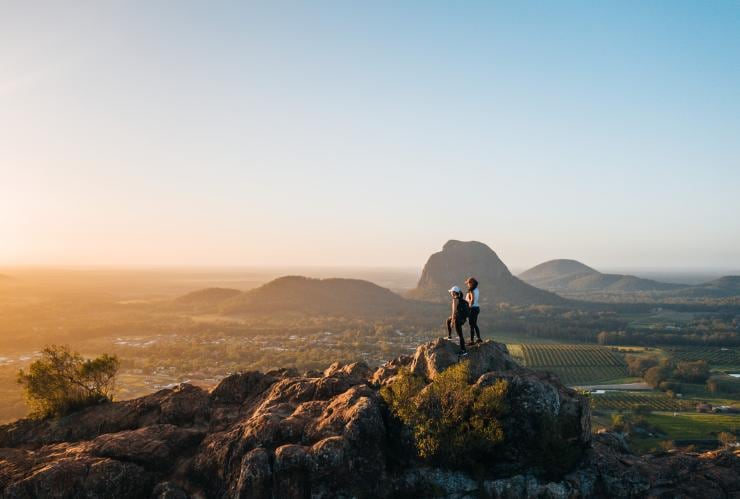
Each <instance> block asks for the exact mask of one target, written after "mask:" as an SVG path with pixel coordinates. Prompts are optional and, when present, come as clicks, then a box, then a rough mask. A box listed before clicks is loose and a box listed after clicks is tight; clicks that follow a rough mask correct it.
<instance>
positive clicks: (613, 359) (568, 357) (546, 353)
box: [508, 344, 627, 384]
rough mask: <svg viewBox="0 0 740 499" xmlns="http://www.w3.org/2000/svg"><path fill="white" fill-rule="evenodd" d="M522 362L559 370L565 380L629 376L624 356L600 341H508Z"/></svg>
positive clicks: (512, 352)
mask: <svg viewBox="0 0 740 499" xmlns="http://www.w3.org/2000/svg"><path fill="white" fill-rule="evenodd" d="M508 347H509V351H510V352H511V354H512V356H513V357H514V358H516V360H517V361H518V362H520V363H522V364H523V365H525V366H527V367H530V368H532V369H537V370H540V371H550V372H553V373H555V374H557V375H558V376H559V377H560V379H561V380H562V381H563V382H564V383H566V384H578V383H598V382H604V381H609V380H614V379H618V378H623V377H625V376H627V368H626V364H625V362H624V358H623V357H622V355H620V354H619V353H617V352H615V351H613V350H612V349H610V348H607V347H603V346H599V345H566V344H558V345H542V344H537V345H535V344H514V345H508Z"/></svg>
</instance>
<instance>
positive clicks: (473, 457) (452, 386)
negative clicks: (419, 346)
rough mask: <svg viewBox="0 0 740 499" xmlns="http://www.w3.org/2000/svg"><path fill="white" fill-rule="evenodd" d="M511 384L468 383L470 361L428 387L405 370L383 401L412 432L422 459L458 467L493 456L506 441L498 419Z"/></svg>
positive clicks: (388, 387)
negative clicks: (482, 385)
mask: <svg viewBox="0 0 740 499" xmlns="http://www.w3.org/2000/svg"><path fill="white" fill-rule="evenodd" d="M507 388H508V384H507V382H506V381H504V380H499V381H497V382H496V383H494V384H493V385H491V386H486V387H480V386H477V385H474V384H471V383H470V370H469V367H468V364H467V362H462V363H460V364H456V365H455V366H452V367H450V368H448V369H447V370H446V371H444V372H442V373H441V374H440V375H438V376H437V377H436V378H435V379H434V381H432V382H431V383H429V384H428V385H427V384H426V383H424V381H423V380H422V379H421V378H419V377H418V376H415V375H413V374H411V373H410V372H409V371H408V370H403V371H401V373H400V374H399V376H398V377H397V378H396V380H395V381H394V383H392V384H391V385H390V386H386V387H383V388H382V389H381V396H382V397H383V399H385V401H386V402H387V403H388V405H389V407H390V408H391V411H392V412H393V413H394V414H395V415H396V416H397V417H398V418H399V419H400V420H401V421H403V423H404V424H406V425H407V426H408V427H409V428H410V429H411V431H412V433H413V436H414V441H415V445H416V450H417V453H418V455H419V457H421V458H423V459H427V460H429V461H432V462H435V463H439V464H445V465H449V466H454V467H463V466H470V465H476V464H478V463H480V462H481V460H482V459H485V458H487V457H492V456H493V453H494V452H495V450H496V448H497V446H498V445H499V444H500V443H502V442H503V441H504V432H503V428H502V426H501V423H500V418H501V417H502V416H503V415H504V414H506V412H507V411H508V407H507V404H506V401H505V397H506V391H507Z"/></svg>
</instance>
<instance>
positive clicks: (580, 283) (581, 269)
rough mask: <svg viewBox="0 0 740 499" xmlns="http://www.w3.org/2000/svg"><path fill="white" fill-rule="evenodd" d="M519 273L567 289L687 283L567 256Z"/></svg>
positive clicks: (538, 284)
mask: <svg viewBox="0 0 740 499" xmlns="http://www.w3.org/2000/svg"><path fill="white" fill-rule="evenodd" d="M519 277H520V278H521V279H522V280H523V281H525V282H527V283H529V284H531V285H532V286H536V287H538V288H541V289H546V290H548V291H554V292H566V293H567V292H572V293H580V292H596V291H598V292H608V293H624V292H636V291H668V290H673V289H679V288H682V287H685V285H683V284H669V283H665V282H658V281H653V280H651V279H642V278H639V277H635V276H631V275H622V274H602V273H601V272H599V271H598V270H596V269H593V268H591V267H589V266H588V265H584V264H583V263H581V262H579V261H577V260H567V259H559V260H550V261H548V262H544V263H541V264H539V265H536V266H534V267H532V268H531V269H529V270H527V271H526V272H523V273H521V274H519Z"/></svg>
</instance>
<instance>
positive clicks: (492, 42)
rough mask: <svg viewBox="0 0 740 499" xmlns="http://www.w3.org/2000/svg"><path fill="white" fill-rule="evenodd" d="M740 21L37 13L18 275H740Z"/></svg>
mask: <svg viewBox="0 0 740 499" xmlns="http://www.w3.org/2000/svg"><path fill="white" fill-rule="evenodd" d="M739 22H740V4H738V3H736V2H729V1H727V2H713V3H711V4H696V3H691V2H652V3H644V2H618V3H617V2H614V3H592V2H585V1H574V2H568V4H567V8H564V6H563V5H561V4H554V3H553V4H548V3H530V2H524V3H517V4H511V3H503V2H501V3H492V2H472V3H466V4H464V5H453V4H444V3H432V4H429V3H426V2H407V3H403V4H398V3H396V2H373V3H372V4H358V3H335V2H323V1H318V2H311V3H294V2H279V1H276V2H269V3H268V2H265V3H248V4H247V3H245V4H239V3H238V4H232V3H220V2H217V3H209V4H208V5H205V4H201V3H198V2H178V3H177V4H176V6H175V5H174V4H146V3H139V4H129V3H123V2H120V3H119V2H111V3H102V2H101V3H93V4H91V3H84V4H83V3H68V2H64V3H57V4H45V5H43V7H42V6H41V5H39V4H35V3H26V2H18V3H13V4H9V5H7V6H5V8H4V12H3V16H2V19H0V42H2V43H0V106H1V107H2V109H3V112H2V113H0V132H1V133H0V174H2V178H3V182H2V183H0V234H3V235H5V238H4V239H3V242H2V244H0V266H10V265H28V264H31V265H43V266H52V267H54V266H60V265H61V266H67V265H73V266H74V265H88V266H89V265H92V266H119V265H126V266H158V265H162V264H166V265H171V266H185V267H192V266H203V265H217V266H271V267H276V266H277V267H286V266H287V267H291V266H292V267H301V266H326V265H334V266H340V267H357V266H360V267H415V268H416V267H418V268H420V267H421V266H422V265H423V264H424V262H425V261H426V258H427V257H428V256H429V255H430V254H432V253H434V252H436V251H439V250H440V249H441V247H442V245H443V244H444V242H445V241H446V240H448V239H451V238H454V239H461V240H478V241H482V242H484V243H486V244H488V245H489V246H491V247H492V248H493V249H494V250H495V251H496V252H497V253H498V255H499V256H500V257H501V258H502V259H503V261H504V262H505V263H506V264H507V265H508V266H509V267H510V268H512V269H525V268H528V267H530V266H532V265H535V264H537V263H541V262H543V261H546V260H550V259H554V258H572V259H576V260H579V261H582V262H584V263H586V264H588V265H590V266H592V267H595V268H597V269H599V270H602V271H608V269H609V268H615V267H616V268H672V269H680V268H687V269H690V268H693V269H704V268H722V269H727V270H728V271H732V270H733V269H738V268H740V230H738V224H737V214H738V213H740V196H738V192H740V164H739V162H740V142H738V140H737V137H738V136H740V65H738V64H737V61H738V60H740V38H739V37H738V36H737V26H738V25H739Z"/></svg>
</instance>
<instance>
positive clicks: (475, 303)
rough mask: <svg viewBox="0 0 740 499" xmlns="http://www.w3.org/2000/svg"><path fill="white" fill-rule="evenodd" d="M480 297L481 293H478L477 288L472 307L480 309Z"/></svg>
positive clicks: (474, 291) (474, 292)
mask: <svg viewBox="0 0 740 499" xmlns="http://www.w3.org/2000/svg"><path fill="white" fill-rule="evenodd" d="M468 293H470V291H468ZM479 296H480V291H478V288H475V289H474V290H473V302H472V303H471V304H470V306H471V307H480V305H478V297H479Z"/></svg>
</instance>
